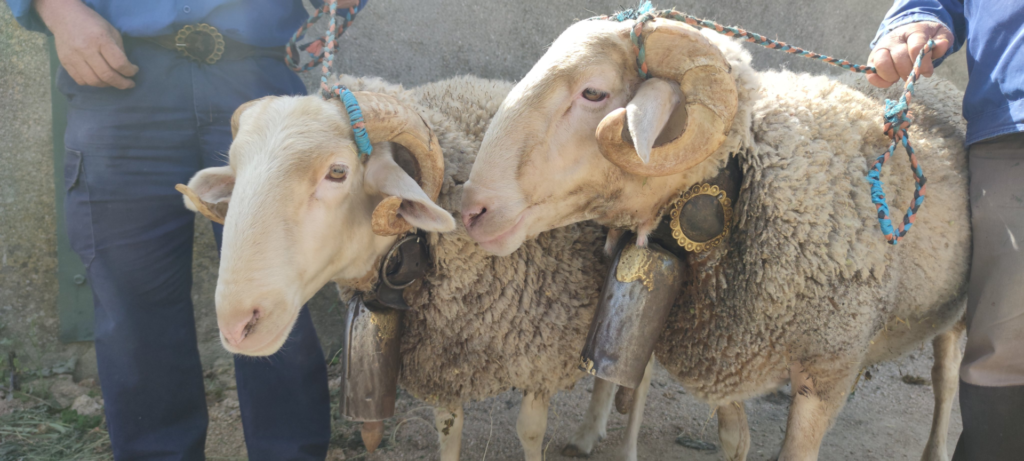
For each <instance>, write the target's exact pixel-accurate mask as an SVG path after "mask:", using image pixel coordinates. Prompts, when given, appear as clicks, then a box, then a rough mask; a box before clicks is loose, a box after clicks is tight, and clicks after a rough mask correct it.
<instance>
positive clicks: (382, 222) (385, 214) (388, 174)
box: [363, 143, 455, 235]
mask: <svg viewBox="0 0 1024 461" xmlns="http://www.w3.org/2000/svg"><path fill="white" fill-rule="evenodd" d="M378 146H380V147H378ZM388 147H389V145H388V143H381V144H379V145H374V146H373V155H371V156H370V159H369V160H368V161H367V164H366V173H365V174H364V176H363V185H364V188H365V189H366V191H367V192H368V193H371V194H382V195H384V196H385V197H384V200H382V201H381V202H380V204H378V205H377V208H376V209H374V210H373V232H374V233H375V234H377V235H398V234H402V233H405V231H407V230H408V228H407V226H406V225H405V223H402V222H401V220H397V219H395V218H398V217H400V218H402V219H404V220H405V221H406V222H407V223H408V224H411V225H412V226H415V227H416V228H419V229H423V230H425V231H428V232H450V231H452V230H454V229H455V218H453V217H452V215H451V213H449V212H447V211H445V210H444V209H443V208H441V207H439V206H437V204H435V203H434V202H433V201H432V200H430V197H428V196H427V193H426V192H424V191H423V188H421V187H420V185H419V184H417V183H416V180H415V179H413V178H412V176H409V174H408V173H406V172H405V170H403V169H402V167H400V166H399V165H398V163H396V162H395V160H394V158H393V156H392V155H391V149H390V148H388Z"/></svg>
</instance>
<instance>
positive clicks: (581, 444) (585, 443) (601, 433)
mask: <svg viewBox="0 0 1024 461" xmlns="http://www.w3.org/2000/svg"><path fill="white" fill-rule="evenodd" d="M615 387H616V386H615V384H613V383H612V382H611V381H605V380H603V379H601V378H597V377H595V378H594V393H593V394H591V395H590V406H588V407H587V412H586V414H584V415H583V422H582V423H580V425H579V427H577V428H576V433H575V434H573V436H572V438H571V439H569V443H568V444H567V445H566V446H565V448H563V449H562V456H566V457H587V456H590V452H591V451H592V450H593V449H594V444H596V443H597V441H598V440H601V439H603V438H605V436H606V435H608V414H609V413H611V411H612V395H613V394H614V393H615Z"/></svg>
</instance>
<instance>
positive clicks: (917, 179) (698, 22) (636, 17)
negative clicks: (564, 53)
mask: <svg viewBox="0 0 1024 461" xmlns="http://www.w3.org/2000/svg"><path fill="white" fill-rule="evenodd" d="M657 18H661V19H668V20H672V21H679V22H683V23H686V24H688V25H690V26H693V27H697V28H702V29H709V30H713V31H715V32H718V33H719V34H722V35H725V36H728V37H739V38H743V39H746V41H748V42H750V43H754V44H757V45H760V46H763V47H765V48H768V49H773V50H779V51H785V52H787V53H790V54H794V55H797V56H801V57H804V58H808V59H814V60H817V61H820V62H823V63H825V64H829V65H832V66H835V67H839V68H842V69H846V70H848V71H850V72H856V73H859V74H874V73H876V72H875V68H874V67H872V66H865V65H861V64H852V63H850V62H849V61H847V60H845V59H838V58H834V57H831V56H826V55H823V54H818V53H815V52H813V51H807V50H804V49H803V48H798V47H795V46H792V45H789V44H787V43H785V42H780V41H778V40H772V39H770V38H767V37H765V36H763V35H760V34H756V33H753V32H749V31H746V30H744V29H740V28H738V27H731V26H723V25H721V24H719V23H717V22H714V21H709V20H706V19H700V18H697V17H696V16H692V15H689V14H686V13H681V12H679V11H676V10H675V9H669V10H657V11H656V10H654V7H653V6H652V5H651V2H650V1H644V2H643V3H641V4H640V6H639V7H637V8H635V9H627V10H624V11H621V12H619V13H616V14H613V15H603V16H596V17H593V18H590V19H589V20H604V21H616V22H625V21H635V23H634V25H633V27H632V28H630V30H629V39H630V41H632V43H633V52H634V54H636V67H637V72H638V73H639V74H640V78H641V79H643V80H647V79H648V78H650V73H649V72H648V69H647V52H646V50H645V49H644V42H645V39H646V37H644V34H643V32H644V25H645V24H646V23H647V22H649V21H652V20H654V19H657ZM934 46H935V42H934V41H932V40H929V41H928V44H927V45H925V47H924V48H922V49H921V53H920V54H918V55H917V61H915V63H914V70H913V71H912V72H911V73H910V75H909V76H908V77H907V83H906V86H905V87H904V91H903V95H902V96H900V99H899V101H894V100H891V99H886V100H885V112H884V114H883V118H884V119H885V124H884V126H883V128H882V131H883V132H884V133H885V135H886V136H888V137H889V140H890V143H889V148H888V149H886V151H885V152H884V153H883V154H882V155H880V156H879V157H878V158H877V159H875V162H874V163H873V164H872V165H871V168H870V170H869V172H868V175H867V181H868V183H869V184H870V188H871V202H872V203H874V204H875V208H876V210H878V224H879V227H880V228H881V231H882V234H883V235H884V236H885V240H886V241H887V242H889V243H890V244H892V245H896V244H897V243H899V242H900V240H902V239H903V237H904V236H905V235H907V232H909V231H910V228H911V226H913V224H914V219H915V218H916V217H917V212H918V210H919V209H920V208H921V204H923V203H924V195H925V183H926V182H927V178H925V176H924V171H922V170H921V165H920V164H919V163H918V161H917V155H916V152H915V151H914V148H913V147H911V146H910V135H909V134H908V133H907V128H909V127H910V125H911V124H913V122H914V118H913V117H912V116H911V115H910V107H909V103H910V100H911V98H912V97H913V96H914V85H915V84H916V83H917V79H918V78H919V77H920V75H921V72H920V67H921V59H922V58H923V57H924V56H925V55H926V54H928V53H931V51H932V48H933V47H934ZM897 143H899V144H902V145H903V148H904V149H905V150H906V151H907V156H908V157H909V158H910V170H911V171H912V172H913V173H914V183H915V190H914V199H913V201H911V204H910V207H909V208H908V209H907V212H906V214H905V215H904V216H903V221H902V222H901V223H900V225H899V228H898V229H897V228H894V227H893V225H892V219H891V218H890V217H889V205H888V203H887V202H886V198H885V191H883V190H882V180H881V173H882V167H883V166H885V162H886V161H887V160H889V157H890V156H891V155H892V154H893V152H895V150H896V145H897Z"/></svg>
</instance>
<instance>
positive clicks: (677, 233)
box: [669, 183, 732, 253]
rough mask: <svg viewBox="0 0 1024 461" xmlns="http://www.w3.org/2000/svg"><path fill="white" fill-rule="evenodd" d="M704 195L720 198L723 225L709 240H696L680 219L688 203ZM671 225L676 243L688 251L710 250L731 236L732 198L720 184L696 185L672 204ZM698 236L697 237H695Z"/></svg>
mask: <svg viewBox="0 0 1024 461" xmlns="http://www.w3.org/2000/svg"><path fill="white" fill-rule="evenodd" d="M702 195H707V196H710V197H713V198H715V199H717V200H718V204H719V205H721V207H722V211H721V213H722V221H721V222H722V224H723V225H722V227H721V230H720V231H718V235H716V236H714V237H712V238H711V239H710V240H707V241H702V242H700V241H694V239H693V238H690V236H689V235H687V231H686V230H685V229H684V222H681V221H680V216H683V213H684V210H685V209H686V205H687V204H690V201H691V200H693V199H696V198H698V197H700V196H702ZM669 217H670V220H669V227H671V228H672V237H673V238H675V239H676V243H677V244H678V245H679V246H681V247H683V249H684V250H686V251H693V252H697V253H699V252H701V251H704V250H710V249H712V248H714V247H717V246H718V245H719V244H720V243H722V240H723V239H725V238H726V237H728V236H729V228H730V227H732V200H730V199H729V197H728V196H727V195H726V193H725V191H724V190H722V189H719V188H718V186H712V185H711V184H708V183H704V184H699V185H694V186H693V187H692V188H690V190H688V191H686V192H683V195H681V196H680V197H679V198H678V199H677V200H676V203H675V205H673V206H672V211H671V212H670V213H669ZM694 238H697V237H694Z"/></svg>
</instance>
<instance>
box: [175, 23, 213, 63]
mask: <svg viewBox="0 0 1024 461" xmlns="http://www.w3.org/2000/svg"><path fill="white" fill-rule="evenodd" d="M174 45H175V46H176V47H177V48H178V53H181V55H182V56H184V57H186V58H189V59H191V60H193V61H195V62H205V63H207V64H215V63H216V62H217V61H220V58H221V56H222V55H223V54H224V36H223V35H221V33H220V31H218V30H217V28H216V27H213V26H211V25H209V24H196V25H195V27H193V26H192V25H191V24H189V25H186V26H185V27H182V28H181V29H180V30H178V35H176V36H175V37H174ZM203 55H205V56H203Z"/></svg>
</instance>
